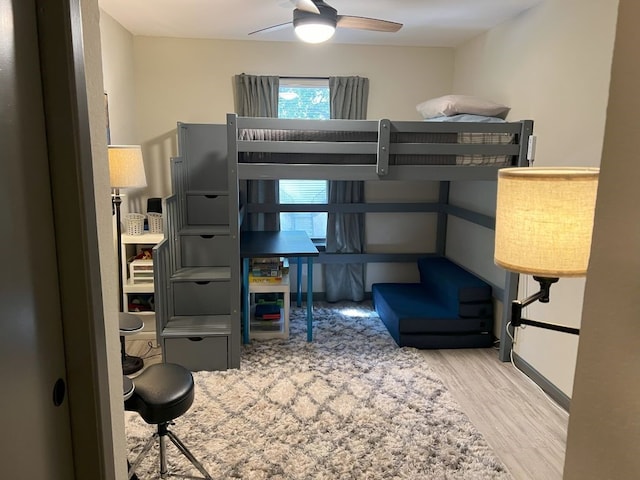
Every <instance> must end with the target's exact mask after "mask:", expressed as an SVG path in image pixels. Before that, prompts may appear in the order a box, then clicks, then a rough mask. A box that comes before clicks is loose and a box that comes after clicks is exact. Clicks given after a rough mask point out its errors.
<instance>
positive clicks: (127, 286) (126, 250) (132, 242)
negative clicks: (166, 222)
mask: <svg viewBox="0 0 640 480" xmlns="http://www.w3.org/2000/svg"><path fill="white" fill-rule="evenodd" d="M163 239H164V234H163V233H149V232H146V231H145V232H144V233H143V234H142V235H128V234H122V235H121V236H120V243H121V245H122V264H121V265H120V274H121V275H122V296H123V299H122V300H123V306H124V311H125V312H128V311H129V295H132V294H142V295H145V294H146V295H153V294H154V291H155V288H154V283H153V277H151V281H150V282H143V283H134V282H133V279H132V278H131V277H130V275H129V262H128V259H129V258H130V257H132V256H133V255H135V253H136V252H137V251H138V249H139V248H149V249H151V248H153V246H154V245H156V244H158V243H160V242H161V241H162V240H163ZM131 313H136V314H137V315H140V318H141V319H142V322H143V324H144V326H143V327H142V330H141V331H140V332H138V333H136V334H133V335H131V336H129V337H127V338H128V339H132V340H133V339H135V340H152V341H153V342H154V344H155V342H156V319H155V313H154V312H151V311H144V312H131Z"/></svg>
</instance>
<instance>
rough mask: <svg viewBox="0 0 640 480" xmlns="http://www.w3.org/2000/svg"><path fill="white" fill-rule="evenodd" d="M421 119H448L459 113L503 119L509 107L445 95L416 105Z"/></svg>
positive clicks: (467, 96) (481, 99) (475, 99)
mask: <svg viewBox="0 0 640 480" xmlns="http://www.w3.org/2000/svg"><path fill="white" fill-rule="evenodd" d="M416 110H417V111H418V112H420V114H421V115H422V118H434V117H442V116H446V117H450V116H452V115H458V114H460V113H469V114H472V115H485V116H488V117H499V118H505V117H506V116H507V113H509V110H511V108H510V107H507V106H506V105H501V104H499V103H495V102H491V101H489V100H485V99H484V98H480V97H474V96H471V95H445V96H443V97H438V98H432V99H431V100H427V101H426V102H422V103H420V104H418V105H416Z"/></svg>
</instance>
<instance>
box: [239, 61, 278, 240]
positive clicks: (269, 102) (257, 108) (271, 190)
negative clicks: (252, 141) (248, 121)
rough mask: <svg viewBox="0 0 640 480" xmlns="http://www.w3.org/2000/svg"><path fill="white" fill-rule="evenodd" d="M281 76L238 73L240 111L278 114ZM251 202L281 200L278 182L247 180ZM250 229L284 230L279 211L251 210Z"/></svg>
mask: <svg viewBox="0 0 640 480" xmlns="http://www.w3.org/2000/svg"><path fill="white" fill-rule="evenodd" d="M279 87H280V78H279V77H277V76H267V75H246V74H244V73H243V74H241V75H236V76H235V100H236V113H237V114H238V115H239V116H241V117H277V116H278V89H279ZM244 190H245V195H244V196H245V197H246V198H244V199H243V200H245V201H246V202H247V203H259V204H266V205H269V204H271V205H275V204H277V203H278V182H277V181H275V180H247V181H246V184H245V186H244ZM243 228H245V229H247V230H266V231H278V230H280V216H279V215H278V213H248V214H247V217H246V219H245V221H244V223H243Z"/></svg>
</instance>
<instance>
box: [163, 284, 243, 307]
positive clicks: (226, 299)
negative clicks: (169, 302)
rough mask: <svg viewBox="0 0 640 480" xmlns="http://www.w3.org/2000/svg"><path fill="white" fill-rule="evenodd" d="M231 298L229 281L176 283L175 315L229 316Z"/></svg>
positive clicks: (174, 297) (174, 288)
mask: <svg viewBox="0 0 640 480" xmlns="http://www.w3.org/2000/svg"><path fill="white" fill-rule="evenodd" d="M230 297H231V288H230V284H229V282H228V281H215V282H214V281H212V282H175V283H174V285H173V310H174V315H229V314H230V313H231V306H230V303H231V300H230Z"/></svg>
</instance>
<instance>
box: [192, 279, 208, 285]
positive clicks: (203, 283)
mask: <svg viewBox="0 0 640 480" xmlns="http://www.w3.org/2000/svg"><path fill="white" fill-rule="evenodd" d="M209 283H211V282H209V281H206V280H202V281H199V282H196V285H207V284H209Z"/></svg>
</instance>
